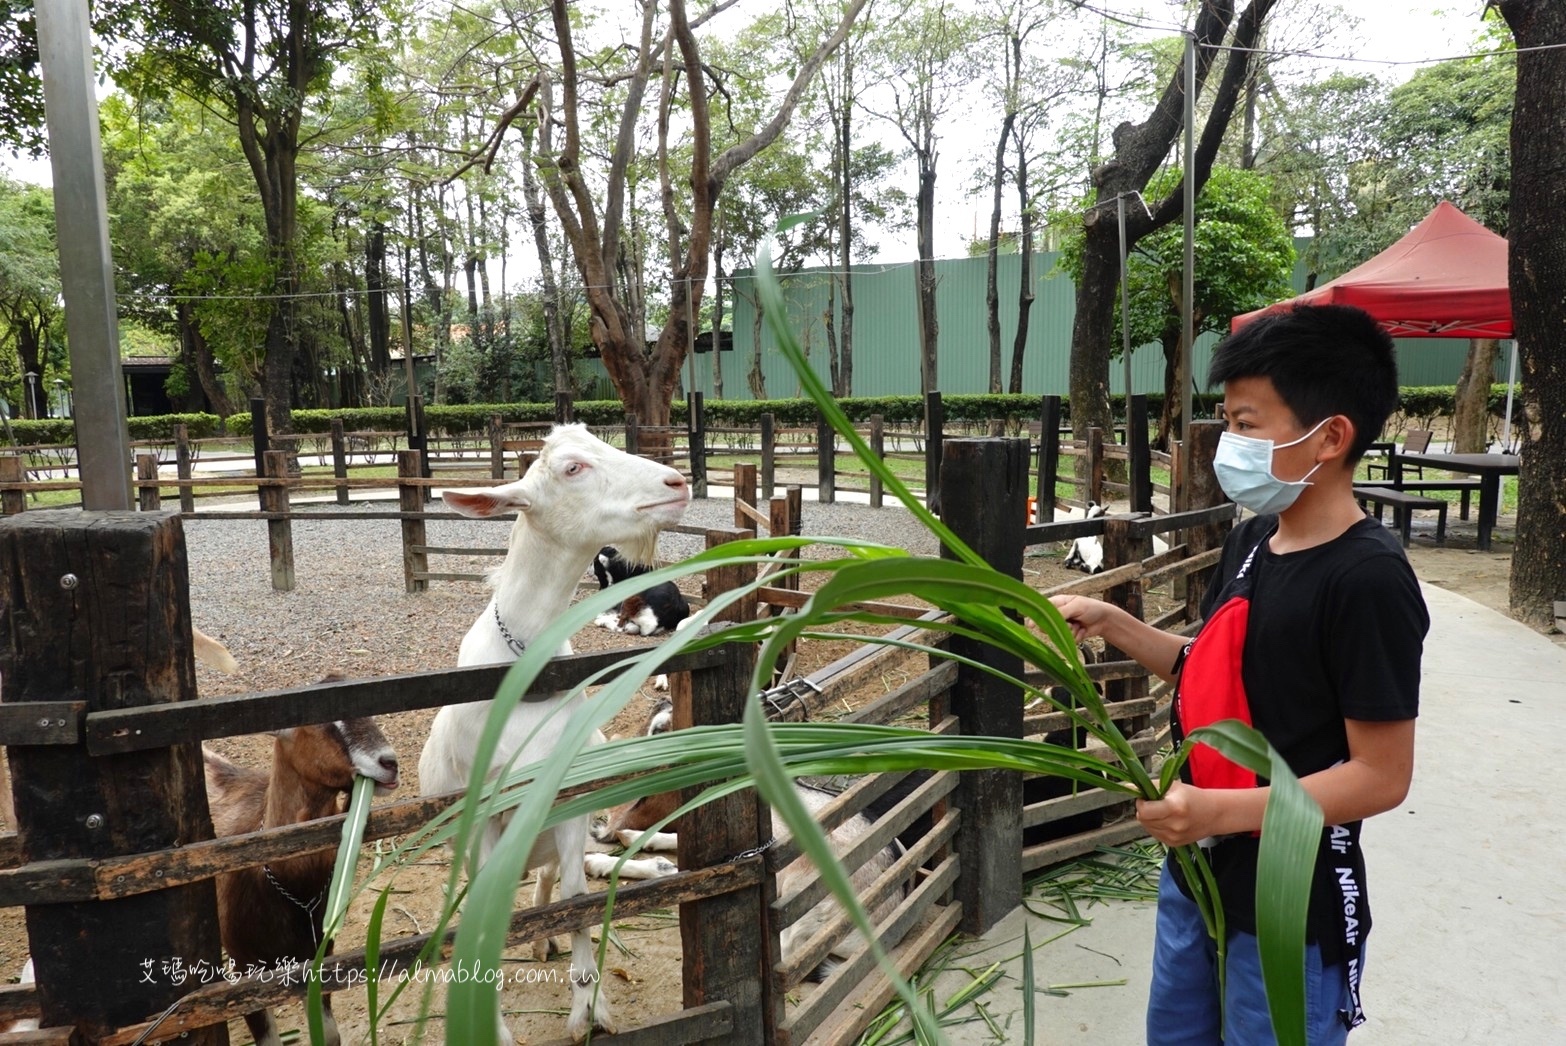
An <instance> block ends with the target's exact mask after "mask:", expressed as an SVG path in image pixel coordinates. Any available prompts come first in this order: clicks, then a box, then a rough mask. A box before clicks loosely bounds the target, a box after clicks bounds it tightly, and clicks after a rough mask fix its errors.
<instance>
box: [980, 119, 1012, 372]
mask: <svg viewBox="0 0 1566 1046" xmlns="http://www.w3.org/2000/svg"><path fill="white" fill-rule="evenodd" d="M1016 121H1017V114H1016V113H1015V112H1014V111H1009V112H1007V113H1006V118H1005V119H1004V120H1002V121H1001V131H1000V137H999V138H998V139H997V140H996V143H995V173H994V191H993V193H992V194H991V200H992V201H993V202H992V203H991V206H990V249H989V251H988V252H987V253H986V255H985V258H986V264H985V267H984V268H985V274H984V275H985V282H984V310H985V313H986V314H987V316H988V319H989V328H990V392H991V393H998V392H1000V390H1001V322H1000V233H1001V227H1000V226H1001V190H1002V189H1003V188H1005V181H1006V136H1007V135H1009V134H1011V125H1012V124H1013V123H1015V122H1016ZM1014 355H1015V353H1014Z"/></svg>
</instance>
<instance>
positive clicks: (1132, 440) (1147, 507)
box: [1126, 393, 1153, 512]
mask: <svg viewBox="0 0 1566 1046" xmlns="http://www.w3.org/2000/svg"><path fill="white" fill-rule="evenodd" d="M1126 446H1127V448H1128V453H1129V455H1130V458H1131V463H1130V471H1131V476H1130V481H1131V511H1132V512H1151V511H1153V455H1152V453H1151V452H1150V449H1149V446H1148V442H1147V396H1146V395H1145V394H1143V393H1137V394H1136V395H1134V396H1132V397H1131V398H1130V399H1129V400H1128V401H1127V406H1126Z"/></svg>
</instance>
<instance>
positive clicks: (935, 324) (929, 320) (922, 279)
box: [915, 153, 941, 394]
mask: <svg viewBox="0 0 1566 1046" xmlns="http://www.w3.org/2000/svg"><path fill="white" fill-rule="evenodd" d="M934 160H935V157H934V154H933V153H932V154H930V156H929V159H928V160H926V159H925V158H923V157H921V158H920V160H919V197H918V225H919V262H918V264H917V266H916V267H915V279H916V280H917V281H918V282H917V283H916V284H915V286H916V288H917V292H918V309H919V378H920V383H919V391H920V392H921V393H923V394H929V393H931V392H934V391H936V390H937V389H939V388H940V387H941V375H940V352H939V346H940V321H939V320H938V318H937V316H936V312H935V166H934Z"/></svg>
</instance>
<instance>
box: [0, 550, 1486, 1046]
mask: <svg viewBox="0 0 1566 1046" xmlns="http://www.w3.org/2000/svg"><path fill="white" fill-rule="evenodd" d="M1501 536H1502V540H1500V541H1498V542H1497V543H1496V551H1494V552H1490V553H1481V552H1478V551H1476V550H1474V549H1473V547H1472V542H1471V541H1468V542H1466V547H1464V546H1465V542H1464V541H1463V540H1461V539H1460V538H1459V539H1457V540H1454V541H1452V542H1450V543H1449V545H1448V546H1447V547H1440V548H1438V547H1435V546H1434V545H1433V543H1431V542H1430V541H1429V540H1428V539H1425V538H1416V544H1415V547H1414V548H1412V549H1411V550H1410V553H1409V555H1410V559H1411V561H1412V562H1413V564H1414V568H1415V570H1416V572H1417V573H1418V575H1419V576H1420V578H1421V579H1422V580H1424V581H1426V582H1428V583H1431V584H1435V585H1440V586H1442V587H1444V588H1448V589H1451V590H1453V591H1456V592H1459V593H1461V594H1463V595H1465V596H1468V597H1470V598H1472V599H1474V600H1476V601H1477V602H1480V603H1482V604H1484V605H1486V606H1490V607H1492V608H1494V609H1497V610H1500V611H1501V612H1503V613H1504V612H1505V609H1506V601H1507V572H1508V568H1509V554H1508V553H1509V549H1510V544H1509V540H1508V538H1509V535H1507V534H1504V533H1503V534H1502V535H1501ZM1027 570H1028V572H1029V578H1028V579H1029V581H1030V582H1032V583H1033V584H1035V585H1036V586H1037V587H1041V588H1043V587H1048V586H1050V585H1052V584H1056V583H1059V582H1060V581H1063V580H1070V579H1072V578H1078V577H1080V576H1081V575H1078V574H1074V573H1070V572H1067V571H1064V570H1063V568H1061V567H1060V566H1059V563H1058V559H1055V558H1050V557H1030V559H1029V560H1028V561H1027ZM485 598H486V596H485V593H484V591H483V590H482V589H481V588H480V587H479V586H478V585H476V584H468V583H456V584H450V585H445V586H440V587H438V588H436V589H433V590H432V591H431V592H430V593H427V594H425V595H424V596H421V597H417V598H412V599H409V600H406V601H403V603H402V604H401V607H400V609H401V610H402V612H404V613H405V614H406V615H407V617H406V620H405V621H403V622H401V624H402V625H403V626H405V627H403V628H399V629H398V632H399V633H400V634H401V635H402V636H403V637H404V638H403V639H402V640H400V642H401V654H402V656H401V657H400V659H394V660H392V661H391V662H390V663H389V664H388V663H387V661H386V657H385V655H384V653H383V652H380V651H376V652H375V654H376V656H375V657H373V658H372V657H370V656H368V655H370V654H371V653H372V652H371V651H369V650H368V649H366V648H364V647H363V646H360V645H357V644H361V643H364V642H367V640H364V639H362V638H356V637H355V636H354V635H353V634H352V633H351V630H349V631H348V632H347V633H346V634H342V630H338V629H334V628H328V629H325V630H323V631H321V632H320V633H319V636H318V637H317V639H315V640H306V641H302V642H300V643H298V644H296V645H294V646H291V647H289V648H288V649H286V650H284V651H282V652H281V653H280V654H278V655H277V656H274V657H267V658H258V657H256V656H254V654H255V653H256V652H255V651H250V650H246V649H236V650H235V654H236V656H238V657H239V659H240V661H241V663H242V664H244V665H245V666H246V668H245V671H244V672H243V673H242V674H241V675H240V676H238V677H234V678H229V677H224V676H221V675H219V674H216V673H214V672H212V671H210V670H208V669H206V668H205V667H202V668H200V669H199V670H198V677H199V684H200V688H201V691H202V693H203V694H207V695H216V694H223V693H236V692H247V691H255V690H268V689H274V688H280V687H287V686H297V685H302V684H306V683H309V682H312V681H314V680H315V679H317V678H319V676H320V675H322V674H323V673H324V672H325V671H327V670H328V669H334V668H335V669H339V670H343V671H345V672H346V673H347V674H349V675H353V674H355V669H356V668H359V667H360V666H361V664H362V665H365V666H367V665H368V664H372V663H373V664H382V665H384V666H385V667H384V668H383V669H382V671H386V670H388V669H389V670H390V671H416V670H419V669H421V668H423V669H428V668H431V667H437V666H439V665H442V664H445V663H447V662H449V660H450V652H451V651H453V650H455V649H456V645H457V641H458V640H459V639H460V636H461V634H462V633H463V632H464V631H465V630H466V628H467V627H468V624H469V623H470V622H471V620H472V615H473V613H474V612H476V610H477V609H480V608H482V606H483V603H484V600H485ZM629 642H634V641H632V640H629V639H628V638H627V637H619V636H615V635H612V634H611V633H608V632H604V631H601V630H598V629H593V628H589V629H587V630H585V631H584V632H583V633H581V634H580V635H579V637H578V639H577V640H576V643H575V645H576V649H577V650H579V651H582V650H594V649H602V648H604V647H607V646H612V645H620V644H626V643H629ZM853 647H854V644H853V643H852V642H851V641H844V642H841V643H816V644H813V645H811V646H810V647H809V648H808V652H807V653H806V654H805V655H803V657H802V659H801V661H800V663H799V665H798V666H797V668H798V673H799V674H802V675H803V674H809V673H810V672H812V671H815V670H816V669H818V668H820V667H822V666H823V665H825V664H828V663H829V662H831V661H833V660H835V659H836V658H838V657H841V656H843V655H844V654H846V653H847V652H849V651H850V650H851V649H853ZM247 654H250V655H252V656H250V657H247V656H246V655H247ZM361 655H364V656H363V658H362V661H361ZM361 674H370V673H369V672H367V671H361ZM904 675H905V673H902V672H897V671H893V672H890V673H888V674H886V675H885V676H883V677H882V678H880V679H876V680H873V681H872V682H871V683H869V684H866V686H865V687H863V688H862V690H861V691H860V692H858V693H856V694H855V695H853V696H852V697H850V698H849V699H848V701H847V702H846V704H847V705H848V706H850V707H852V706H856V705H858V704H861V703H863V702H866V701H869V700H873V699H874V698H876V697H878V696H880V695H881V694H882V693H885V692H887V691H889V690H890V689H893V688H895V687H896V686H897V685H900V683H901V682H902V681H903V676H904ZM656 699H657V695H655V694H653V693H652V692H651V689H650V687H649V688H647V689H645V690H644V691H643V693H642V694H641V695H639V697H638V698H637V700H636V701H635V702H633V704H632V706H631V707H629V708H628V709H627V710H626V711H625V712H624V713H623V714H622V715H621V716H620V717H619V718H618V719H617V720H616V721H615V724H614V726H613V728H612V729H611V731H610V732H611V733H613V734H624V733H629V732H632V731H634V730H636V729H637V728H638V727H639V725H640V723H641V722H642V721H644V720H645V717H646V715H647V713H648V710H649V709H650V708H651V706H652V704H653V702H655V701H656ZM432 716H433V712H418V713H408V714H404V715H398V716H388V717H384V718H383V720H382V726H383V729H384V731H385V733H386V734H387V736H388V738H389V740H390V741H391V742H392V744H393V746H394V747H395V748H396V750H397V751H398V753H399V755H400V756H401V759H402V766H403V771H404V772H403V782H402V784H401V786H400V787H399V789H398V790H397V793H396V795H395V796H394V797H393V798H397V799H402V798H411V797H414V796H416V795H417V788H418V782H417V779H416V778H417V770H416V764H417V759H418V753H419V751H420V749H421V748H422V745H423V742H424V738H425V736H426V734H427V731H428V724H429V721H430V719H431V718H432ZM214 747H215V748H217V749H219V750H220V751H222V752H223V753H224V754H226V755H229V756H230V757H232V758H235V759H237V760H240V761H241V762H243V763H245V764H248V765H251V766H255V767H265V766H266V765H268V758H269V747H270V746H269V742H268V741H267V740H266V739H263V738H259V737H251V738H240V739H232V740H227V741H220V742H216V743H214ZM368 861H369V858H368V857H367V858H366V861H365V864H364V865H363V866H362V867H361V875H362V874H364V873H366V872H367V871H368V870H369V864H368ZM448 869H449V864H448V860H447V857H446V855H445V854H444V853H441V854H436V855H431V856H428V857H426V858H425V859H424V860H422V861H420V862H418V863H416V864H413V865H409V866H407V867H404V868H402V869H401V870H400V871H399V872H398V874H397V876H396V878H395V882H394V886H393V891H392V899H391V902H390V904H389V906H388V909H387V914H386V917H385V924H384V927H383V934H384V936H385V937H386V938H391V937H394V936H399V935H403V934H414V933H422V932H426V931H428V930H429V929H431V928H432V926H433V925H434V923H435V921H436V917H437V912H438V910H439V904H438V901H439V897H440V892H441V887H442V884H443V883H444V881H445V878H446V875H447V872H448ZM597 888H602V884H598V887H597ZM520 896H521V897H522V898H523V899H524V901H523V902H522V903H526V900H525V899H529V898H531V896H532V888H531V885H529V884H528V883H527V882H524V885H523V887H522V889H521V891H520ZM374 900H375V895H374V893H373V892H367V893H365V894H362V895H361V896H360V897H359V898H358V899H357V901H356V902H355V903H354V905H353V907H352V910H351V914H350V916H349V921H348V925H347V928H346V930H345V932H344V933H343V934H342V935H341V936H340V938H339V948H340V949H342V950H348V949H354V948H357V947H360V946H362V944H363V941H364V934H365V926H366V924H367V922H368V919H369V913H370V909H371V906H372V904H373V903H374ZM613 929H614V933H613V935H612V939H611V943H610V946H609V948H608V952H607V961H606V964H605V966H606V971H605V972H606V978H605V991H606V992H607V994H608V996H609V999H610V1002H611V1005H612V1007H613V1009H614V1012H615V1013H616V1014H617V1015H618V1016H619V1017H620V1018H621V1020H622V1021H623V1022H625V1023H628V1024H634V1023H641V1022H642V1021H645V1020H647V1019H649V1018H652V1017H654V1016H657V1015H658V1014H661V1013H664V1012H668V1011H671V1010H674V1009H677V1008H678V1006H679V1004H680V951H679V930H678V921H677V915H676V913H675V912H674V911H673V910H669V911H663V912H656V913H653V914H651V915H648V916H644V917H639V918H633V919H623V920H616V921H615V923H614V928H613ZM597 937H598V932H597V930H595V931H594V938H595V940H596V939H597ZM25 941H26V935H25V932H24V930H23V925H22V912H21V910H20V909H7V910H5V911H0V964H3V965H0V968H3V969H5V970H8V971H15V970H17V969H19V968H20V965H21V962H22V960H23V958H24V957H25V956H24V952H23V949H25ZM568 962H569V956H565V957H561V958H556V959H552V960H551V961H550V962H549V963H547V964H539V963H536V962H534V960H533V959H532V957H531V950H530V949H529V948H527V947H526V946H525V945H524V946H519V947H517V948H513V949H511V950H509V951H508V952H507V970H508V973H509V974H510V976H509V977H508V981H509V982H511V983H508V986H507V987H506V989H505V991H504V994H503V1005H504V1007H505V1010H506V1014H507V1019H508V1021H509V1022H510V1024H511V1026H512V1028H513V1030H514V1031H516V1032H517V1033H518V1034H519V1037H520V1038H521V1039H522V1040H523V1041H532V1042H541V1041H545V1040H550V1039H557V1038H559V1037H560V1036H561V1034H562V1033H563V1027H564V1019H565V1013H566V1010H567V1008H568V1005H569V1001H568V997H569V989H568V983H567V978H566V968H567V964H568ZM806 990H807V991H808V989H806ZM422 994H423V993H422V992H421V991H419V990H418V988H417V987H414V988H412V989H410V990H408V991H405V992H404V993H403V995H402V997H401V998H399V999H398V1000H397V1001H396V1002H395V1003H393V1004H392V1005H391V1006H390V1007H389V1009H387V1010H386V1011H385V1013H384V1014H383V1016H382V1018H381V1020H380V1022H379V1023H380V1034H379V1038H380V1041H381V1042H385V1043H392V1044H395V1043H402V1042H411V1041H415V1040H416V1039H417V1038H418V1036H419V1034H420V1024H419V1020H418V1018H419V1011H420V1007H421V1004H422V1002H423V1000H422V999H421V995H422ZM385 995H386V992H385V991H384V990H383V1005H384V998H385ZM334 1007H335V1011H336V1014H337V1019H338V1023H339V1026H340V1027H341V1029H342V1031H343V1041H344V1042H345V1043H357V1042H364V1041H368V1034H369V1033H368V1020H367V1015H366V1009H365V1007H366V1002H365V995H364V993H363V992H362V991H356V992H346V993H341V994H339V995H338V996H337V998H336V1000H335V1003H334ZM443 1008H444V998H443V993H442V990H441V989H439V988H436V989H435V990H434V994H433V996H432V997H431V999H430V1000H429V1009H428V1014H429V1021H428V1023H427V1025H426V1026H425V1027H424V1030H423V1034H425V1035H427V1036H428V1037H429V1038H430V1039H431V1040H432V1041H441V1040H443V1039H444V1032H443V1027H442V1021H441V1014H442V1012H443ZM278 1017H279V1021H280V1026H281V1027H282V1028H283V1029H284V1030H285V1032H286V1031H287V1030H289V1029H298V1030H299V1033H300V1035H301V1036H302V1038H301V1039H300V1041H307V1033H306V1032H305V1031H304V1018H303V1013H302V1010H301V1008H300V1007H299V1006H298V1005H290V1006H287V1007H284V1008H282V1009H281V1010H280V1011H279V1013H278ZM230 1038H231V1041H232V1042H234V1043H245V1042H249V1041H250V1036H249V1033H248V1030H247V1029H246V1027H245V1025H244V1023H243V1022H242V1021H234V1022H233V1023H232V1024H231V1025H230Z"/></svg>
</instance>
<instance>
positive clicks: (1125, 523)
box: [1103, 515, 1149, 701]
mask: <svg viewBox="0 0 1566 1046" xmlns="http://www.w3.org/2000/svg"><path fill="white" fill-rule="evenodd" d="M1148 542H1149V539H1148V538H1144V537H1141V536H1139V534H1138V530H1137V527H1136V520H1135V519H1133V518H1132V517H1130V516H1119V515H1116V516H1108V517H1106V518H1105V520H1104V538H1103V547H1104V569H1105V570H1113V569H1114V568H1115V567H1123V566H1125V565H1126V564H1128V563H1140V562H1141V561H1142V560H1143V559H1145V558H1146V556H1147V553H1148V551H1149V550H1148V549H1147V548H1145V547H1144V546H1146V545H1147V544H1148ZM1104 599H1105V600H1106V601H1108V602H1110V603H1113V604H1114V605H1115V606H1117V607H1119V608H1120V609H1122V610H1124V611H1126V612H1127V613H1128V614H1130V615H1131V616H1132V617H1134V618H1136V619H1137V620H1138V621H1142V620H1145V614H1144V613H1143V600H1142V579H1141V578H1132V579H1131V580H1130V581H1127V582H1126V583H1125V584H1123V585H1116V586H1115V587H1114V588H1111V589H1110V590H1109V591H1107V592H1105V593H1104ZM1130 657H1131V655H1130V654H1128V653H1126V652H1125V651H1123V650H1120V649H1119V648H1117V647H1114V646H1109V645H1106V646H1105V648H1104V660H1106V661H1125V660H1129V659H1130ZM1146 694H1147V676H1145V675H1141V676H1137V677H1136V678H1134V679H1111V680H1109V681H1107V682H1106V683H1105V684H1104V698H1105V700H1108V701H1127V700H1130V699H1131V698H1134V697H1145V696H1146Z"/></svg>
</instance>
